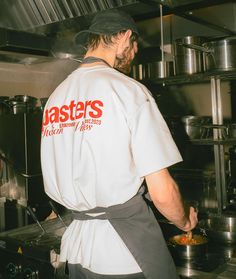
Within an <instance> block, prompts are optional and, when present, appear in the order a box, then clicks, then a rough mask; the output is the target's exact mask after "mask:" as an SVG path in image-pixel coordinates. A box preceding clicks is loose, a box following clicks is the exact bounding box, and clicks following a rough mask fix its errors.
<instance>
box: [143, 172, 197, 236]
mask: <svg viewBox="0 0 236 279" xmlns="http://www.w3.org/2000/svg"><path fill="white" fill-rule="evenodd" d="M145 179H146V183H147V186H148V191H149V194H150V196H151V198H152V201H153V203H154V205H155V206H156V208H157V209H158V210H159V211H160V213H161V214H162V215H164V216H165V217H166V218H167V219H168V220H169V221H171V222H172V223H174V224H175V225H176V227H178V228H179V229H181V230H183V231H186V232H187V231H190V230H192V229H193V228H194V227H195V226H196V224H197V213H196V212H195V210H194V208H193V207H190V209H189V214H188V216H187V215H186V212H185V209H184V205H183V202H182V198H181V194H180V191H179V187H178V185H177V184H176V182H175V181H174V179H173V178H172V177H171V175H170V173H169V171H168V170H167V169H162V170H160V171H157V172H154V173H152V174H149V175H147V176H145Z"/></svg>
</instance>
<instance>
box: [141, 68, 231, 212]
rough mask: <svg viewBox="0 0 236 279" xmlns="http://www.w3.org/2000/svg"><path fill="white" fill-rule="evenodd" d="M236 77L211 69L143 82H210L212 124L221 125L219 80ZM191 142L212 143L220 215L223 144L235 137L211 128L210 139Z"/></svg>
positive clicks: (223, 195)
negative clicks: (227, 136) (226, 136)
mask: <svg viewBox="0 0 236 279" xmlns="http://www.w3.org/2000/svg"><path fill="white" fill-rule="evenodd" d="M233 79H236V71H234V70H233V71H211V72H205V73H197V74H193V75H184V76H181V75H180V76H173V77H168V78H158V79H152V80H143V82H144V83H145V84H159V85H163V86H171V85H181V84H182V85H183V84H191V83H192V84H196V83H203V82H210V84H211V107H212V124H213V127H214V125H215V126H218V127H220V126H222V125H223V114H222V100H221V81H223V80H233ZM191 143H192V144H198V145H213V146H214V157H215V176H216V196H217V202H218V209H217V214H218V215H222V213H223V210H224V209H225V208H226V207H227V204H228V202H227V189H226V187H227V185H226V168H225V157H224V156H225V146H226V145H233V144H236V138H224V137H223V136H222V130H220V129H217V128H213V137H212V139H194V140H191Z"/></svg>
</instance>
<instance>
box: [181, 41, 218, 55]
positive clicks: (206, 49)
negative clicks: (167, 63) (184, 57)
mask: <svg viewBox="0 0 236 279" xmlns="http://www.w3.org/2000/svg"><path fill="white" fill-rule="evenodd" d="M178 45H181V46H183V47H186V48H191V49H194V50H198V51H201V52H205V53H213V52H214V50H213V49H208V48H205V47H202V46H198V45H194V44H186V43H183V42H178Z"/></svg>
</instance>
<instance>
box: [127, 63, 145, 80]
mask: <svg viewBox="0 0 236 279" xmlns="http://www.w3.org/2000/svg"><path fill="white" fill-rule="evenodd" d="M145 74H146V70H145V66H144V64H137V65H133V66H132V69H131V73H130V75H131V77H132V78H134V79H136V80H143V79H145V78H146V77H145Z"/></svg>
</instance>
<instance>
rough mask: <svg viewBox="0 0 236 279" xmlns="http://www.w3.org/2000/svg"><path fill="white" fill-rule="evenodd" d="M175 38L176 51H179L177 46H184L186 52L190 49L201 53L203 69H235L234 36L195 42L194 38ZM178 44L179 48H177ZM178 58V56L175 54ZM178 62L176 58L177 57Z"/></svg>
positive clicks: (235, 39)
mask: <svg viewBox="0 0 236 279" xmlns="http://www.w3.org/2000/svg"><path fill="white" fill-rule="evenodd" d="M184 39H185V38H183V39H182V41H181V40H177V42H176V45H177V46H176V48H177V50H176V52H177V53H178V52H180V50H179V48H180V47H183V48H186V52H190V50H192V51H193V53H194V51H195V52H198V53H199V55H201V54H200V53H202V59H203V65H204V71H211V70H214V71H231V70H235V69H236V37H235V36H234V37H226V38H223V39H222V38H220V39H216V40H212V41H208V42H204V43H202V45H201V43H200V42H197V43H195V42H194V40H187V42H186V41H185V40H184ZM178 46H179V48H178ZM177 58H178V56H177ZM177 62H178V59H177ZM176 65H177V68H176V72H178V67H179V65H178V63H177V64H176Z"/></svg>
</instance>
